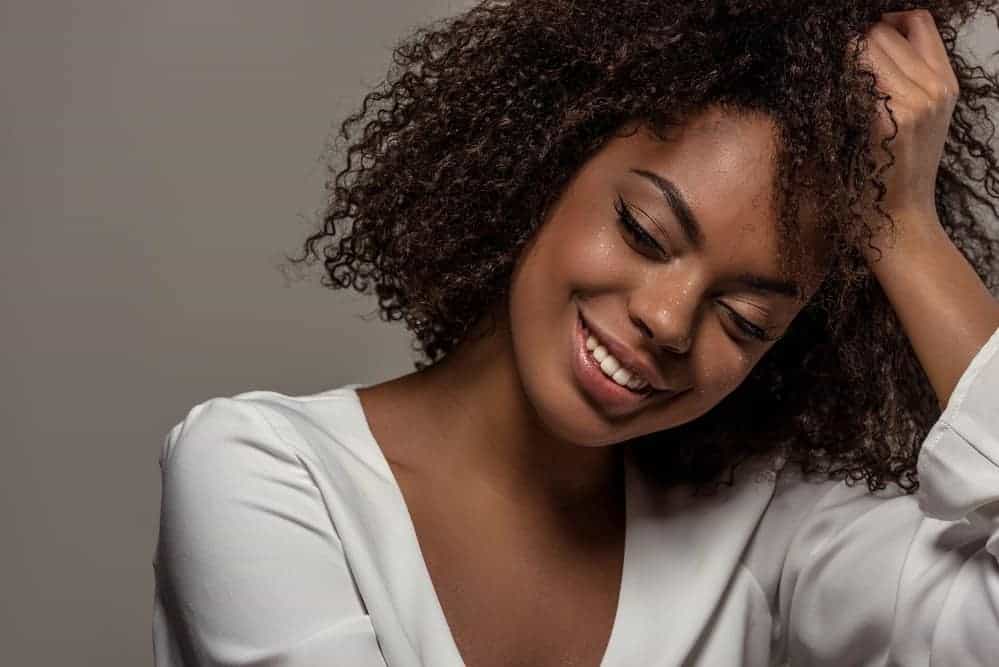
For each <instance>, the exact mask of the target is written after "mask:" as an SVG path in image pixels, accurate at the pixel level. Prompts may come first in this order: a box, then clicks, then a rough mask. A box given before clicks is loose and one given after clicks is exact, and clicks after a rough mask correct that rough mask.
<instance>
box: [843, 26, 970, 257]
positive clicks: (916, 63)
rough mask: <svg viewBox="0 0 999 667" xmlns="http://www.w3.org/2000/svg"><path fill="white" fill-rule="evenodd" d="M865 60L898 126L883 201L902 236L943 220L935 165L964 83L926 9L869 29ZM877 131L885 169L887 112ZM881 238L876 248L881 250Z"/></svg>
mask: <svg viewBox="0 0 999 667" xmlns="http://www.w3.org/2000/svg"><path fill="white" fill-rule="evenodd" d="M859 58H860V61H861V63H862V64H863V65H864V66H865V67H867V68H868V69H870V70H871V71H872V72H873V73H874V75H875V78H876V85H877V87H878V89H879V90H880V91H881V92H882V93H886V94H887V95H889V96H890V99H889V100H888V102H887V104H888V106H890V107H891V110H892V112H893V114H894V116H895V122H896V123H897V125H898V134H897V135H895V136H894V138H893V139H892V140H891V141H890V147H891V151H892V153H893V154H894V156H895V162H894V164H892V165H891V166H890V167H889V168H888V169H887V170H886V171H885V172H884V173H882V174H881V178H882V180H883V181H884V182H885V185H886V186H887V188H888V189H887V192H886V193H885V196H884V199H883V200H882V201H881V202H879V206H880V207H881V209H882V210H884V211H885V212H887V213H890V214H891V215H892V217H893V218H895V219H896V223H897V224H898V226H899V230H898V233H899V234H900V235H904V234H906V232H907V231H909V232H910V233H911V232H913V231H922V230H912V229H910V230H906V229H905V227H906V226H907V225H909V226H911V225H918V224H936V225H939V223H938V222H936V205H935V202H934V191H935V187H936V176H937V168H938V166H939V164H940V159H941V157H942V156H943V149H944V143H945V141H946V139H947V129H948V128H949V127H950V121H951V116H952V114H953V112H954V106H955V105H956V104H957V98H958V92H959V87H958V80H957V77H956V76H955V74H954V70H953V68H952V67H951V65H950V59H949V58H948V56H947V50H946V49H945V48H944V43H943V40H942V39H941V37H940V33H939V32H938V31H937V27H936V23H935V22H934V19H933V16H932V15H931V14H930V13H929V12H928V11H926V10H922V9H918V10H912V11H906V12H888V13H886V14H882V17H881V20H880V21H878V22H877V23H875V24H874V25H873V26H871V27H870V28H869V29H868V31H867V34H866V35H865V39H864V41H863V42H862V43H861V53H860V57H859ZM873 129H874V132H873V145H872V146H871V149H872V151H873V152H874V155H875V158H876V159H877V160H878V165H879V166H881V165H884V164H888V162H889V161H890V157H889V155H888V153H887V152H886V151H885V150H883V148H882V147H881V144H882V140H883V139H885V138H887V137H892V135H893V134H894V132H895V128H894V125H893V124H892V119H891V117H890V116H889V114H888V111H887V110H886V109H884V108H881V109H880V110H879V113H878V118H877V119H876V121H875V124H874V128H873ZM926 231H929V230H926ZM933 231H934V232H935V231H936V230H933ZM883 240H884V239H883V238H882V239H877V240H876V241H875V245H877V246H878V247H879V248H882V249H883V248H884V246H885V244H884V243H882V242H881V241H883ZM865 251H866V252H868V253H871V252H872V251H871V249H870V248H865ZM874 254H875V256H876V255H877V253H876V252H874ZM868 260H870V257H868Z"/></svg>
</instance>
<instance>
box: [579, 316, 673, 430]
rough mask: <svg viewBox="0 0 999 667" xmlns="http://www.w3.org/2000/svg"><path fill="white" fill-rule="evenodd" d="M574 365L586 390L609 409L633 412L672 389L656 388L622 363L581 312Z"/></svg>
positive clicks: (597, 401)
mask: <svg viewBox="0 0 999 667" xmlns="http://www.w3.org/2000/svg"><path fill="white" fill-rule="evenodd" d="M572 369H573V375H574V376H575V378H576V382H577V383H578V384H579V386H580V387H581V389H582V390H583V393H585V394H586V395H587V397H588V398H589V399H590V400H591V401H592V402H593V403H595V404H597V405H599V406H600V407H601V408H602V409H603V410H604V411H606V412H607V413H612V414H619V415H620V414H624V413H627V412H631V411H633V410H634V409H635V407H636V406H639V405H641V404H642V403H644V402H646V401H647V400H648V398H649V397H650V396H652V395H653V394H660V393H669V392H659V391H656V390H654V389H653V388H652V386H651V385H649V383H648V382H647V381H646V380H645V378H643V377H642V376H641V375H639V374H637V373H635V372H634V371H632V370H631V369H628V368H625V367H622V366H621V363H620V362H619V361H618V360H617V359H616V358H614V356H613V355H611V354H609V353H608V352H607V349H606V347H604V346H603V345H601V344H600V340H599V339H597V338H596V337H595V336H593V334H591V333H590V331H589V330H588V328H587V327H586V323H585V321H584V320H583V319H582V315H581V314H580V315H579V316H577V318H576V326H575V335H574V336H573V346H572ZM629 385H630V387H629ZM631 387H634V388H631Z"/></svg>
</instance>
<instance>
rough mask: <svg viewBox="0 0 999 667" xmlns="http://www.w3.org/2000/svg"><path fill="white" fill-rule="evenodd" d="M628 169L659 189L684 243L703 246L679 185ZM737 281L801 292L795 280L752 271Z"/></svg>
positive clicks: (778, 291)
mask: <svg viewBox="0 0 999 667" xmlns="http://www.w3.org/2000/svg"><path fill="white" fill-rule="evenodd" d="M631 172H632V173H634V174H637V175H638V176H641V177H642V178H644V179H645V180H647V181H649V182H651V183H652V184H653V185H655V186H656V188H658V189H659V192H661V193H662V196H663V199H664V200H665V201H666V205H667V206H669V208H670V210H671V211H673V215H674V216H675V217H676V220H677V222H678V223H679V224H680V229H681V230H682V231H683V235H684V237H685V238H686V239H687V243H689V244H690V245H691V246H692V247H694V248H695V249H698V250H700V249H701V248H703V247H704V232H703V231H702V230H701V224H700V222H698V220H697V218H696V217H694V214H693V212H691V210H690V206H688V205H687V201H686V200H685V199H684V198H683V195H681V194H680V190H679V188H677V187H676V185H675V184H674V183H673V182H672V181H670V180H669V179H668V178H666V177H665V176H660V175H659V174H656V173H653V172H651V171H646V170H645V169H632V170H631ZM736 281H737V282H739V283H741V284H743V285H745V286H746V287H748V288H750V289H752V290H755V291H757V292H772V293H774V294H778V295H780V296H785V297H788V298H792V299H800V298H801V296H802V290H801V287H800V286H799V285H798V284H797V283H795V282H791V281H788V280H780V279H777V278H768V277H767V276H758V275H756V274H753V273H741V274H739V275H738V276H736Z"/></svg>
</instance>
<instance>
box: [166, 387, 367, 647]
mask: <svg viewBox="0 0 999 667" xmlns="http://www.w3.org/2000/svg"><path fill="white" fill-rule="evenodd" d="M271 418H273V415H271V416H270V417H269V416H268V415H267V414H266V409H265V407H263V406H258V405H255V404H254V403H253V402H252V401H249V400H245V399H229V398H216V399H211V400H209V401H206V402H205V403H202V404H199V405H197V406H195V407H194V408H193V409H192V410H191V411H190V413H189V414H188V415H187V417H186V418H185V419H184V420H183V421H182V422H181V423H180V424H178V425H177V426H175V427H174V428H173V429H172V430H171V431H170V433H169V435H168V436H167V438H166V442H165V443H164V446H163V450H162V455H161V459H160V466H161V469H162V484H163V485H162V499H161V508H160V527H159V536H158V542H157V550H156V557H155V561H154V565H155V570H156V598H157V599H156V611H155V616H154V628H153V630H154V632H153V636H154V637H153V638H154V645H155V650H156V657H157V664H163V665H168V664H179V661H180V660H181V659H183V662H184V664H188V663H191V662H195V663H196V664H202V663H211V664H215V663H224V664H227V665H247V664H282V665H305V664H316V663H318V662H322V661H323V660H326V661H334V660H335V661H338V662H337V664H346V663H349V664H354V665H379V666H383V665H384V661H383V659H382V658H381V653H380V652H379V650H378V645H377V641H376V639H375V635H374V630H373V628H372V625H371V622H370V619H369V618H368V615H367V612H366V610H365V609H364V605H363V603H362V601H361V599H360V596H359V595H358V593H357V590H356V587H355V585H354V582H353V579H352V576H351V573H350V571H349V569H348V566H347V562H346V559H345V557H344V553H343V548H342V545H341V544H340V539H339V537H338V536H337V533H336V530H335V527H334V526H333V524H332V521H331V520H330V517H329V513H328V512H327V510H326V506H325V504H324V503H323V499H322V497H321V496H320V493H319V491H318V489H317V487H316V485H315V484H314V482H313V480H312V478H311V476H310V473H309V471H308V469H307V468H306V467H305V465H303V463H302V461H301V459H300V457H299V455H298V453H297V452H296V449H295V448H294V447H293V446H292V445H291V444H290V443H288V442H285V441H283V440H282V438H281V437H280V436H279V435H278V433H277V432H276V431H275V429H274V428H273V427H272V425H271V423H270V421H269V419H271ZM175 660H176V661H177V662H176V663H175ZM344 660H346V663H344V662H343V661H344Z"/></svg>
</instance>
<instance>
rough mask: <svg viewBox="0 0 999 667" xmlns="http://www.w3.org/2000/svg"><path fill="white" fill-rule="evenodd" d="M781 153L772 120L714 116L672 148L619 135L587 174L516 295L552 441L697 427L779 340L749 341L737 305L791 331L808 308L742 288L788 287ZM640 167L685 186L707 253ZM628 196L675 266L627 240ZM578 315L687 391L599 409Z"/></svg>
mask: <svg viewBox="0 0 999 667" xmlns="http://www.w3.org/2000/svg"><path fill="white" fill-rule="evenodd" d="M772 150H773V145H772V126H771V125H770V123H769V122H768V121H767V120H766V119H765V118H763V117H751V118H735V117H727V116H724V115H722V114H721V113H720V112H718V111H715V110H713V111H711V112H709V113H707V114H704V115H702V116H701V117H698V118H697V119H696V120H695V121H694V122H692V123H691V124H690V125H689V126H687V127H686V128H684V129H683V131H682V132H678V133H676V135H675V136H674V137H673V138H672V139H671V141H670V142H668V143H663V142H659V141H657V140H655V139H654V138H653V137H652V136H651V135H650V134H648V133H646V132H645V131H640V132H639V133H637V134H635V135H633V136H631V137H625V138H618V139H614V140H612V141H611V142H610V143H609V144H608V145H607V146H606V147H605V148H604V149H603V150H602V151H601V152H600V153H598V154H597V155H596V156H595V157H594V158H593V159H591V160H590V161H589V162H588V163H587V164H586V165H585V166H584V167H583V168H582V169H581V170H580V171H579V172H578V173H577V175H576V178H575V179H574V180H573V181H572V183H571V184H570V185H569V186H568V189H567V190H566V191H565V192H564V193H563V196H562V197H561V199H560V200H559V202H558V205H557V206H556V207H555V208H554V209H553V210H552V211H551V212H550V215H549V218H548V220H547V221H546V223H545V225H544V226H543V227H542V229H541V230H540V232H539V233H538V235H537V236H536V238H535V240H534V242H533V244H532V246H530V247H529V248H528V250H527V252H525V254H524V256H522V258H521V261H520V263H519V264H518V267H517V270H516V273H515V275H514V278H513V283H512V289H511V296H510V318H511V331H512V340H513V348H514V352H515V354H514V358H515V363H516V365H517V369H518V374H519V375H520V377H521V378H522V380H523V384H524V389H525V391H526V393H527V394H528V396H529V397H530V401H531V404H532V405H533V406H534V407H535V409H537V410H538V412H539V414H540V415H541V419H542V421H544V422H545V424H547V425H548V427H549V428H550V429H551V430H552V431H554V432H555V433H557V434H559V435H560V436H561V437H562V438H564V439H566V440H568V441H571V442H575V443H577V444H580V445H591V446H592V445H607V444H611V443H615V442H620V441H621V440H624V439H626V438H631V437H635V436H638V435H642V434H645V433H649V432H652V431H656V430H661V429H665V428H669V427H672V426H676V425H679V424H681V423H683V422H686V421H689V420H691V419H694V418H695V417H697V416H699V415H701V414H703V413H705V412H707V411H708V410H710V409H711V408H712V407H713V406H714V405H716V404H717V403H718V402H719V401H721V400H722V398H724V397H725V396H726V395H727V394H728V393H730V392H731V391H732V390H733V389H735V388H736V386H738V384H739V383H740V382H741V381H742V380H743V379H744V378H745V377H746V375H747V374H748V373H749V371H750V370H751V369H752V368H753V366H754V365H755V364H756V363H757V361H759V359H760V358H761V357H762V356H763V354H764V353H765V352H766V351H767V349H769V347H770V346H771V345H772V344H773V342H763V341H758V340H754V339H752V338H751V337H749V336H747V334H746V333H745V332H743V331H741V330H740V329H739V327H738V325H737V324H736V323H734V322H733V321H732V320H731V319H730V317H731V313H730V309H731V310H734V311H736V312H737V313H738V314H740V315H741V316H743V317H744V318H745V319H747V320H749V321H750V322H751V323H753V324H755V325H757V326H759V327H761V328H764V329H766V330H767V332H768V335H770V336H773V335H779V334H780V333H782V332H783V331H784V329H785V328H786V326H787V325H788V324H789V323H790V322H791V320H792V319H793V318H794V316H795V315H796V314H797V313H798V311H799V310H800V308H801V306H802V305H803V302H801V301H799V300H796V299H794V298H789V297H787V296H783V295H777V294H770V293H766V292H757V291H754V290H752V289H750V288H748V287H746V286H744V285H740V284H739V283H738V282H737V281H736V278H737V276H738V275H739V274H742V273H753V274H759V275H762V276H767V277H773V278H780V277H781V276H780V275H779V274H778V252H779V250H778V244H777V232H776V222H775V220H776V214H775V212H774V211H772V210H771V208H770V206H769V201H770V193H771V187H772V181H773V178H774V169H775V168H774V167H773V166H772V164H771V152H772ZM635 170H640V171H642V172H649V173H654V174H659V175H661V176H664V177H666V178H668V179H670V180H671V181H672V182H673V183H674V184H675V185H676V186H677V188H678V189H679V190H680V193H681V195H682V196H683V197H684V198H685V199H686V200H687V203H688V205H689V207H690V209H691V210H692V212H693V214H694V216H695V217H696V218H697V219H698V220H699V221H700V223H701V228H702V233H703V237H704V243H703V247H701V248H700V249H695V248H694V247H692V246H691V244H690V243H688V242H687V241H686V240H685V239H684V235H683V234H682V232H681V229H680V226H679V225H678V224H677V221H676V217H675V216H674V215H673V213H672V212H671V210H670V208H669V207H668V206H667V205H666V203H665V201H664V198H663V195H662V193H661V192H660V191H659V189H658V188H657V187H656V186H655V185H654V184H653V183H652V182H650V180H649V179H647V178H644V177H642V176H640V175H638V174H636V173H635ZM617 197H621V198H622V199H623V201H624V202H625V204H626V205H627V206H628V208H629V209H630V210H631V211H632V213H633V215H634V218H635V220H636V221H638V222H639V224H641V225H642V226H643V227H644V229H645V230H646V231H647V232H648V233H649V234H650V235H652V236H653V237H654V238H655V239H656V240H657V241H658V242H659V244H660V245H661V246H662V248H663V249H664V250H665V251H666V253H668V255H667V256H660V255H657V253H656V252H655V251H648V250H643V249H642V248H641V247H640V246H639V245H638V244H637V243H636V242H635V241H633V240H632V239H631V238H629V237H628V234H627V232H626V231H625V230H624V229H622V227H621V225H620V224H619V222H618V220H617V217H618V216H617V213H616V212H615V208H614V202H615V200H616V199H617ZM660 228H661V229H660ZM643 253H644V254H643ZM805 287H806V292H807V294H810V291H811V289H812V286H811V285H808V286H805ZM807 294H806V296H807ZM577 309H581V310H582V311H583V313H584V315H585V316H587V317H589V318H592V319H593V320H595V321H596V322H597V323H599V325H600V326H602V327H604V328H606V329H609V330H610V331H612V332H613V333H614V334H615V335H616V336H617V337H618V338H619V339H620V341H621V342H622V343H624V344H625V345H627V346H628V347H630V348H632V349H633V350H636V351H641V352H642V353H643V354H645V355H646V356H647V358H648V359H650V360H652V361H654V363H655V364H656V366H657V367H658V368H659V371H660V373H661V375H662V378H663V380H664V381H665V384H666V386H668V387H670V388H673V389H676V390H683V393H681V394H680V395H677V396H675V397H669V396H664V395H658V396H653V397H651V398H650V399H649V400H648V401H647V402H646V403H645V404H642V405H640V406H638V407H637V408H636V409H635V410H633V411H630V412H628V413H622V412H617V413H611V412H609V411H607V410H602V409H601V406H599V405H594V404H592V402H590V401H588V400H587V399H586V397H585V396H584V395H583V394H582V393H581V392H580V390H579V388H578V386H577V384H576V382H575V380H574V379H573V376H572V373H571V372H570V367H569V355H568V354H567V352H568V350H567V349H566V345H567V341H568V333H570V332H571V331H572V328H573V325H574V322H575V318H576V315H577Z"/></svg>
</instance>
